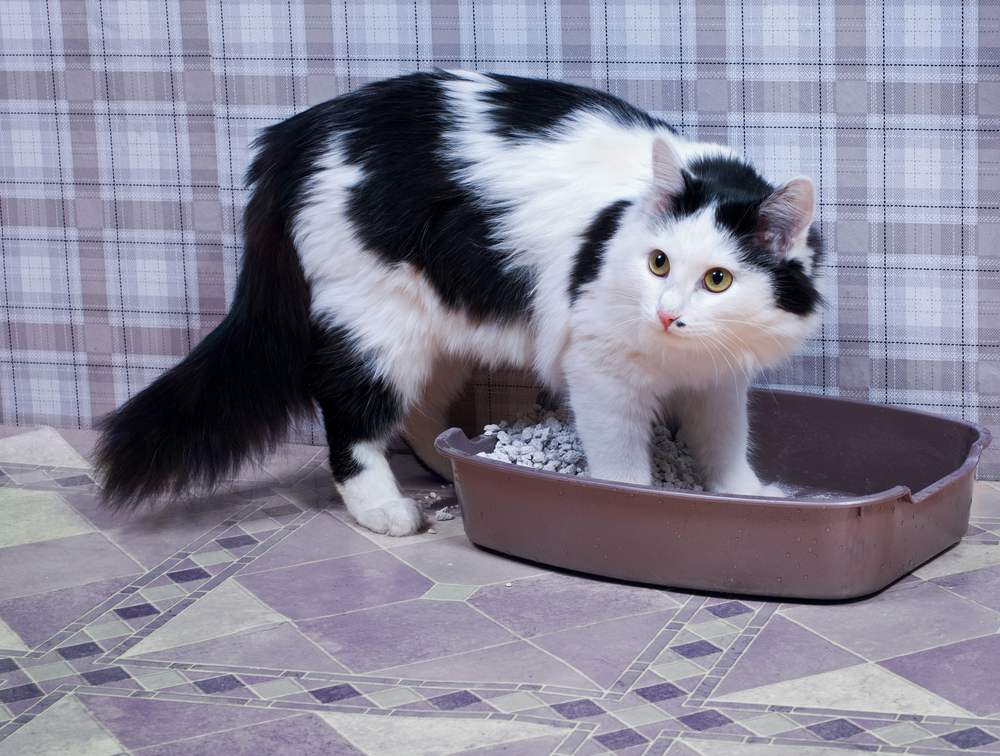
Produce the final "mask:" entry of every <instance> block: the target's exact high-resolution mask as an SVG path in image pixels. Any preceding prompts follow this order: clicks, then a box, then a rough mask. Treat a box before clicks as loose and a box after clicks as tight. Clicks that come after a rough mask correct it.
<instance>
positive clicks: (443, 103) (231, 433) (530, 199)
mask: <svg viewBox="0 0 1000 756" xmlns="http://www.w3.org/2000/svg"><path fill="white" fill-rule="evenodd" d="M257 150H258V151H257V155H256V158H255V160H254V163H253V165H252V166H251V169H250V173H249V179H250V183H251V184H252V186H253V195H252V199H251V201H250V204H249V206H248V207H247V211H246V215H245V236H246V256H245V260H244V267H243V270H242V272H241V274H240V278H239V283H238V286H237V293H236V299H235V302H234V305H233V309H232V311H231V312H230V314H229V315H228V316H227V317H226V319H225V320H224V321H223V323H222V324H221V325H220V326H219V327H218V328H217V329H216V330H215V331H214V332H213V333H212V334H211V335H210V336H208V337H207V338H206V339H205V340H204V341H203V342H202V343H201V344H199V345H198V346H197V347H196V348H195V349H194V351H192V353H191V354H190V355H189V356H188V357H187V358H186V359H184V360H183V361H182V362H181V363H180V364H179V365H178V366H177V367H175V368H174V369H173V370H170V371H168V372H167V373H166V374H164V375H163V376H162V377H161V378H159V379H158V380H157V381H155V382H154V383H153V384H152V385H151V386H150V387H149V388H147V389H146V390H144V391H143V392H141V393H139V394H138V395H137V396H135V397H134V398H133V399H131V400H130V401H129V402H128V403H126V404H125V405H124V406H123V407H122V408H121V409H120V410H119V411H118V412H116V413H115V414H113V415H112V416H111V417H109V418H108V419H107V421H106V422H105V424H104V426H103V427H104V435H103V437H102V439H101V442H100V447H99V452H98V466H99V468H100V470H101V472H102V474H103V478H104V484H105V495H106V497H107V498H108V500H109V501H111V502H113V503H117V504H134V503H136V502H138V501H140V500H142V499H144V498H147V497H151V496H154V495H156V494H160V493H172V494H178V493H181V492H182V491H184V490H185V489H186V488H187V487H188V486H190V485H192V484H199V485H206V486H211V485H213V484H215V483H217V482H218V481H219V480H220V479H222V478H223V477H225V476H227V475H229V474H231V473H232V472H233V471H234V470H235V469H236V468H237V467H238V466H239V465H240V464H241V463H242V462H244V461H245V460H247V459H249V458H254V457H258V456H260V455H261V454H263V453H265V452H267V451H268V450H269V449H270V448H272V447H273V446H274V444H275V443H277V442H278V441H279V440H280V439H281V438H282V437H283V434H284V432H285V429H286V427H287V425H288V423H289V420H290V418H291V417H293V416H295V415H297V414H299V413H302V412H305V411H308V410H309V409H310V408H311V407H312V406H313V404H314V403H315V404H316V405H318V406H319V409H320V411H321V412H322V415H323V418H324V421H325V424H326V430H327V440H328V444H329V446H330V465H331V469H332V472H333V478H334V482H335V484H336V486H337V488H338V490H339V491H340V493H341V495H342V496H343V498H344V501H345V502H346V504H347V507H348V510H349V511H350V512H351V514H352V515H354V516H355V518H356V519H357V520H358V522H360V523H361V524H362V525H364V526H365V527H368V528H371V529H372V530H377V531H379V532H386V533H391V534H395V535H402V534H405V533H410V532H413V531H414V530H415V529H416V528H418V527H419V524H420V510H419V508H418V507H417V506H416V505H415V504H414V503H413V502H412V501H411V500H409V499H407V498H406V497H405V496H403V494H402V493H401V492H400V491H399V489H398V487H397V486H396V484H395V482H394V480H393V478H392V474H391V471H389V468H388V465H387V464H386V462H385V459H384V455H383V453H382V452H383V450H384V447H385V443H386V441H387V439H388V438H389V436H390V435H391V434H392V433H393V432H395V431H397V430H399V429H400V428H402V427H404V426H405V428H406V432H407V434H408V436H409V437H411V438H421V439H424V441H425V442H426V441H427V439H432V438H433V435H434V431H435V426H434V423H438V422H440V421H441V417H440V416H439V414H434V415H433V416H432V413H431V412H430V411H429V410H428V409H427V408H428V407H430V406H434V407H441V406H444V405H446V403H447V399H448V395H449V394H451V393H453V392H454V390H455V389H456V388H457V385H453V384H457V383H458V382H457V381H453V382H449V383H448V384H447V385H445V383H444V382H442V381H441V380H440V379H439V378H435V377H434V375H435V371H436V370H439V369H440V366H441V365H443V364H446V363H447V362H449V361H452V362H454V361H457V362H460V363H466V362H478V363H486V364H489V365H500V364H508V365H510V364H512V365H518V366H523V367H528V368H532V369H534V371H535V373H536V374H537V376H538V377H539V379H540V380H541V381H542V382H543V383H544V384H545V385H546V386H547V387H548V388H550V389H552V390H553V391H555V392H564V393H565V394H567V395H568V397H569V401H570V405H571V407H572V409H573V411H574V414H575V419H576V422H577V426H578V430H579V431H580V434H581V438H582V439H583V444H584V449H585V451H586V453H587V455H588V459H589V461H590V468H591V471H592V474H594V475H596V476H597V477H605V478H608V479H612V480H619V481H631V482H637V483H642V482H648V480H649V476H650V470H649V458H648V446H647V442H648V431H649V422H650V419H651V417H652V416H654V415H655V414H657V413H658V412H660V411H661V410H662V409H663V404H664V403H667V404H670V403H673V404H674V405H677V409H676V414H677V415H678V416H681V417H682V427H683V428H684V429H686V433H687V436H688V439H689V443H690V444H691V446H692V448H694V449H695V450H696V451H697V452H698V454H699V455H700V456H701V457H702V465H703V467H704V469H705V471H706V473H707V476H708V478H709V484H710V485H711V486H713V487H716V488H725V489H726V490H732V491H739V492H743V493H760V492H763V491H764V490H765V489H764V487H763V484H762V483H761V481H759V480H758V479H757V476H756V475H755V474H754V472H753V470H752V469H751V468H750V466H749V463H748V461H747V454H746V450H747V443H748V428H747V425H746V407H745V392H746V386H747V384H748V382H749V381H750V380H752V377H753V374H754V372H755V371H757V370H759V369H760V368H762V367H765V366H768V365H773V364H775V363H777V362H780V361H781V360H784V359H786V358H787V356H788V355H789V354H790V353H791V352H792V351H793V350H794V349H795V348H796V347H797V346H798V345H799V344H800V343H801V341H802V339H804V338H805V337H806V336H807V335H808V334H809V333H810V332H811V329H812V327H813V325H814V324H815V320H816V313H817V310H818V308H819V305H820V297H819V292H818V289H817V287H816V285H815V280H814V275H815V271H816V265H817V262H818V260H819V255H820V243H819V237H818V235H817V234H816V233H815V232H814V231H812V230H809V224H810V223H811V221H812V213H813V208H814V201H813V200H814V196H813V194H814V193H813V187H812V183H811V182H810V181H809V180H808V179H804V178H799V179H793V180H792V181H790V182H787V183H786V184H784V185H781V186H778V187H775V186H774V185H772V184H770V183H769V182H768V181H766V180H765V179H764V178H763V177H762V176H761V175H760V173H759V172H757V170H756V169H755V168H754V167H753V166H751V165H749V164H748V163H747V162H746V161H745V160H743V159H742V158H740V157H739V156H738V155H736V154H735V153H734V152H732V150H730V149H729V148H728V147H725V146H723V145H716V144H706V143H699V142H693V141H689V140H687V139H685V138H683V137H682V136H680V135H679V134H677V133H676V132H675V131H673V130H672V129H671V127H670V126H669V125H668V124H666V123H664V122H663V121H661V120H659V119H657V118H654V117H652V116H650V115H649V114H647V113H645V112H643V111H641V110H639V109H638V108H635V107H633V106H632V105H630V104H628V103H626V102H624V101H622V100H619V99H617V98H615V97H612V96H610V95H608V94H605V93H601V92H596V91H594V90H590V89H586V88H583V87H578V86H574V85H570V84H563V83H558V82H550V81H544V80H532V79H522V78H518V77H514V76H505V75H487V74H480V73H473V72H445V71H435V72H430V73H427V72H425V73H417V74H411V75H409V76H403V77H399V78H396V79H391V80H387V81H382V82H376V83H374V84H370V85H368V86H365V87H362V88H361V89H358V90H356V91H354V92H351V93H349V94H346V95H344V96H342V97H339V98H337V99H335V100H331V101H329V102H326V103H323V104H320V105H317V106H315V107H313V108H310V109H309V110H307V111H305V112H303V113H300V114H299V115H297V116H295V117H293V118H291V119H289V120H287V121H285V122H283V123H279V124H276V125H275V126H273V127H271V128H270V129H268V130H266V131H265V133H264V134H263V136H262V137H261V139H260V140H259V142H258V145H257ZM651 250H663V251H665V253H666V254H667V255H668V256H669V259H670V272H669V275H666V276H657V275H654V274H653V273H651V272H650V269H649V267H648V264H647V261H648V257H649V255H650V252H651ZM715 267H723V268H726V269H727V270H729V271H732V272H733V273H734V276H735V278H734V281H735V283H734V284H733V286H732V288H731V289H730V290H728V291H726V292H724V293H710V292H709V291H708V290H707V289H706V287H705V285H704V284H703V281H704V279H705V276H706V272H707V271H709V270H712V269H714V268H715ZM664 313H669V314H670V315H671V317H675V318H676V319H677V322H678V324H679V325H678V326H676V327H674V328H672V329H670V330H669V331H667V330H665V327H664V326H663V325H662V321H661V318H662V316H663V314H664ZM668 320H669V318H668ZM431 398H432V399H433V401H429V399H431ZM426 445H427V444H426V443H425V446H426Z"/></svg>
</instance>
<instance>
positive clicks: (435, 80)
mask: <svg viewBox="0 0 1000 756" xmlns="http://www.w3.org/2000/svg"><path fill="white" fill-rule="evenodd" d="M454 78H455V77H454V76H453V75H451V74H448V73H446V72H437V73H417V74H411V75H409V76H404V77H401V78H398V79H390V80H388V81H382V82H377V83H375V84H371V85H368V86H366V87H364V88H363V89H360V90H358V91H356V92H353V93H351V94H349V95H345V96H344V97H341V98H338V99H337V100H334V101H333V102H332V103H330V105H331V109H330V115H329V121H328V122H327V124H326V128H325V129H324V133H329V132H330V131H331V130H333V131H339V132H341V133H342V134H343V144H344V147H345V149H346V153H347V159H348V161H349V162H350V163H352V164H356V165H359V166H361V167H362V168H363V170H364V174H365V175H364V179H363V180H362V181H361V182H360V183H359V184H358V185H357V186H355V187H354V189H353V191H352V194H351V198H350V201H349V208H348V214H349V217H350V220H351V222H352V224H353V225H354V227H355V229H356V231H357V233H358V236H359V237H360V239H361V241H362V242H363V243H364V244H365V246H366V247H367V248H369V249H371V250H373V251H374V252H375V253H377V254H378V255H379V256H380V257H381V258H382V260H383V261H384V262H385V263H387V264H390V265H393V264H398V263H403V262H406V263H409V264H411V265H413V266H414V267H415V268H416V269H418V270H420V271H421V272H422V273H423V274H424V275H425V276H426V277H427V279H428V280H429V281H430V283H431V284H432V285H433V286H434V288H435V290H436V291H437V293H438V294H439V295H440V297H441V299H442V301H443V302H444V303H445V304H446V305H447V306H448V307H452V308H456V309H462V310H464V311H465V312H467V313H469V314H470V315H472V316H473V317H475V318H479V319H481V320H499V321H513V320H520V319H523V318H526V317H527V316H528V314H529V308H530V304H531V291H532V288H533V283H534V281H533V274H532V272H531V270H530V269H528V268H525V267H510V266H507V265H505V264H504V263H505V260H506V259H507V254H506V250H504V249H503V248H502V247H501V246H500V245H499V244H498V243H497V242H496V240H495V235H494V224H495V222H496V220H497V218H498V216H499V215H500V214H501V212H502V208H498V207H496V206H495V205H490V204H489V203H488V202H487V201H486V200H485V199H484V198H482V197H478V196H476V195H475V194H473V193H472V192H471V191H470V190H469V189H467V188H466V187H465V186H463V185H462V184H460V183H459V182H458V181H456V180H455V179H454V174H455V173H456V172H457V171H458V170H459V169H460V168H461V166H460V165H459V164H458V163H456V162H455V161H454V160H452V159H450V158H448V156H447V154H446V149H445V147H446V146H445V144H444V140H443V138H442V137H443V132H444V130H445V128H446V127H447V126H448V123H449V118H450V109H449V103H448V102H447V101H446V98H445V94H444V92H443V91H442V87H441V83H442V82H443V81H446V80H449V79H454Z"/></svg>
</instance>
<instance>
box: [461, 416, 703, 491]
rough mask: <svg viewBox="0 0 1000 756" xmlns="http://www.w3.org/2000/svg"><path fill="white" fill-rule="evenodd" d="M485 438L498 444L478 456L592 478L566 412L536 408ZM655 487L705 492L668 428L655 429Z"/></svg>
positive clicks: (485, 432)
mask: <svg viewBox="0 0 1000 756" xmlns="http://www.w3.org/2000/svg"><path fill="white" fill-rule="evenodd" d="M483 435H484V436H495V437H496V439H497V443H496V446H495V447H493V451H490V452H480V453H479V455H478V456H480V457H486V458H487V459H495V460H497V461H498V462H510V463H513V464H515V465H521V466H522V467H531V468H534V469H535V470H547V471H550V472H558V473H562V474H564V475H575V476H578V477H587V460H586V458H585V457H584V454H583V445H582V444H581V442H580V438H579V437H578V436H577V435H576V430H575V429H574V428H573V424H572V422H571V421H570V419H569V414H568V412H567V411H566V410H565V409H559V410H546V409H542V408H541V407H540V406H538V405H536V406H535V408H534V409H533V410H531V411H530V412H528V413H526V414H524V415H522V416H521V417H519V418H518V419H517V420H515V421H514V422H513V423H510V422H507V421H502V422H499V423H495V424H490V425H487V426H486V427H484V428H483ZM653 486H654V487H657V488H677V489H683V490H688V491H702V490H704V489H703V488H702V484H701V481H700V475H699V473H698V468H697V465H696V464H695V461H694V459H693V458H692V457H691V454H690V452H689V451H688V450H687V448H686V447H685V446H684V444H683V443H681V442H679V441H677V440H676V439H675V438H674V434H673V433H671V432H670V429H669V428H666V427H664V426H661V425H658V426H656V427H655V428H654V429H653Z"/></svg>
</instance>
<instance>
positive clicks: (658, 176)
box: [653, 137, 684, 212]
mask: <svg viewBox="0 0 1000 756" xmlns="http://www.w3.org/2000/svg"><path fill="white" fill-rule="evenodd" d="M683 191H684V173H683V171H682V169H681V159H680V156H679V155H678V154H677V151H676V150H675V149H674V148H673V147H672V146H671V145H670V143H669V142H667V140H666V139H664V138H663V137H656V139H655V140H654V141H653V205H654V208H653V209H654V210H655V211H658V212H667V211H669V210H670V209H671V208H672V207H673V203H674V198H675V197H676V196H677V195H678V194H680V193H681V192H683Z"/></svg>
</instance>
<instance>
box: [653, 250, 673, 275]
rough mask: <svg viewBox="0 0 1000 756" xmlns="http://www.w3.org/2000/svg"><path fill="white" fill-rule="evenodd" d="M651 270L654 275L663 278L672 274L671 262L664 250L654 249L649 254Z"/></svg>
mask: <svg viewBox="0 0 1000 756" xmlns="http://www.w3.org/2000/svg"><path fill="white" fill-rule="evenodd" d="M649 270H650V272H651V273H652V274H653V275H655V276H661V277H662V276H665V275H667V273H669V272H670V260H668V259H667V255H666V253H664V252H663V250H660V249H654V250H653V251H652V252H650V253H649Z"/></svg>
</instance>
